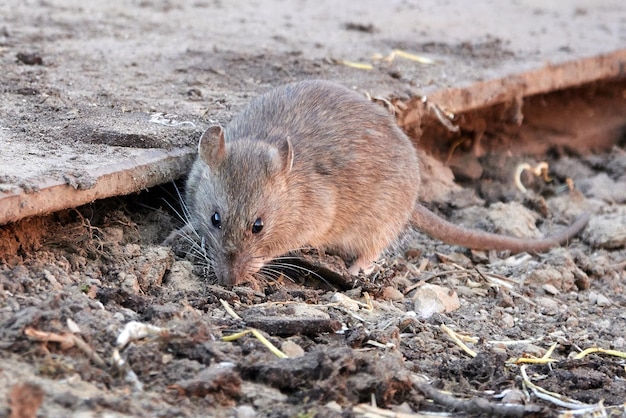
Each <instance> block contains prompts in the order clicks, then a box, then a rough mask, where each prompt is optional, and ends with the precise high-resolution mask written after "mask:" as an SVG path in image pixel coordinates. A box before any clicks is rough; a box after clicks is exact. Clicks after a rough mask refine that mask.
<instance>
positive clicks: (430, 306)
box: [413, 283, 461, 319]
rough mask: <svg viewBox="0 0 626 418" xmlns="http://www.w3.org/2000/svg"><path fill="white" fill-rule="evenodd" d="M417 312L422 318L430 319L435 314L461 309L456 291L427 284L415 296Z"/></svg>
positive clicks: (418, 289)
mask: <svg viewBox="0 0 626 418" xmlns="http://www.w3.org/2000/svg"><path fill="white" fill-rule="evenodd" d="M413 303H414V307H415V312H416V313H417V315H418V316H419V317H420V318H423V319H427V318H430V317H431V316H432V315H433V314H434V313H444V312H452V311H455V310H457V309H459V308H460V307H461V302H460V301H459V296H458V295H457V293H456V292H455V291H454V290H451V289H448V288H445V287H442V286H437V285H433V284H430V283H426V284H425V285H423V286H421V287H419V288H417V290H416V291H415V294H414V295H413Z"/></svg>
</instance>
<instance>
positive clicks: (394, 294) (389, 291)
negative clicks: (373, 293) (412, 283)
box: [380, 286, 404, 301]
mask: <svg viewBox="0 0 626 418" xmlns="http://www.w3.org/2000/svg"><path fill="white" fill-rule="evenodd" d="M380 296H381V297H382V298H383V299H384V300H393V301H400V300H403V299H404V294H402V292H401V291H399V290H398V289H396V288H395V287H393V286H387V287H385V288H384V289H383V291H382V292H381V294H380Z"/></svg>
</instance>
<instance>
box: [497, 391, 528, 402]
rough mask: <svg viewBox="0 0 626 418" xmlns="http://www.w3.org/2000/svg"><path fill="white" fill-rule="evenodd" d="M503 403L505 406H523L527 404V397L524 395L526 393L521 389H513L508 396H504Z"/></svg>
mask: <svg viewBox="0 0 626 418" xmlns="http://www.w3.org/2000/svg"><path fill="white" fill-rule="evenodd" d="M501 402H502V403H503V404H517V405H523V404H525V403H526V396H525V395H524V392H522V391H521V390H519V389H511V390H509V391H508V392H507V394H506V395H504V397H503V398H502V401H501Z"/></svg>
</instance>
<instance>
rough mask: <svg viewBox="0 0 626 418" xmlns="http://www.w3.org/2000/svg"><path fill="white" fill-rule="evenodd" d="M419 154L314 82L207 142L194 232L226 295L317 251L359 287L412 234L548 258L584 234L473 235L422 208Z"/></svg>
mask: <svg viewBox="0 0 626 418" xmlns="http://www.w3.org/2000/svg"><path fill="white" fill-rule="evenodd" d="M419 191H420V159H419V151H418V150H417V148H416V147H415V146H414V145H413V143H412V142H411V140H410V139H409V138H408V137H407V136H406V135H405V134H404V132H403V131H402V130H401V129H400V128H399V127H398V125H397V124H396V122H395V119H394V118H393V116H392V115H391V114H390V113H389V112H388V111H387V110H385V109H384V108H383V107H381V106H379V105H376V104H374V103H372V102H371V101H369V100H368V99H366V98H365V97H363V96H361V95H360V94H358V93H357V92H355V91H353V90H350V89H348V88H346V87H344V86H341V85H339V84H334V83H332V82H328V81H320V80H309V81H301V82H296V83H292V84H287V85H284V86H281V87H277V88H274V89H273V90H271V91H269V92H267V93H266V94H263V95H261V96H259V97H257V98H255V99H253V100H252V101H251V102H250V103H249V104H248V105H247V107H245V108H244V109H243V110H242V111H241V113H239V114H238V115H237V116H235V117H234V118H233V120H232V121H231V122H230V123H229V124H228V125H227V126H226V128H225V129H224V128H222V127H221V126H211V127H209V128H208V129H207V130H206V132H204V134H203V135H202V137H201V138H200V141H199V144H198V156H197V158H196V160H195V162H194V163H193V165H192V168H191V171H190V172H189V176H188V179H187V183H186V191H185V202H186V205H187V210H188V215H189V223H190V224H189V225H188V227H190V228H191V229H192V230H193V231H194V232H195V233H196V234H197V235H198V236H199V237H200V238H201V239H202V241H203V243H204V245H205V246H206V252H207V253H208V258H209V262H210V263H211V265H212V267H213V270H214V272H215V274H216V276H217V279H218V282H219V283H220V284H222V285H226V286H232V285H236V284H240V283H242V282H247V281H250V280H251V279H252V278H253V277H254V275H255V274H256V273H258V272H259V271H260V270H261V269H262V268H263V267H266V269H267V272H268V273H267V274H269V275H271V274H273V272H275V271H274V270H272V268H273V266H275V265H280V260H279V259H278V264H271V265H268V263H270V262H271V261H272V260H277V258H278V257H280V256H284V255H285V254H287V253H289V252H290V251H294V250H298V249H301V248H304V247H314V248H320V249H324V250H327V251H329V252H331V253H334V254H337V255H340V256H341V257H342V258H344V260H347V261H348V262H349V263H350V264H351V265H350V267H349V268H348V271H349V272H350V273H351V274H353V275H358V274H359V273H360V272H366V273H368V272H371V270H372V269H373V262H374V261H376V260H377V259H378V257H379V256H380V254H381V253H382V252H383V251H384V250H385V249H386V248H387V247H388V246H389V245H390V244H391V243H392V242H393V241H395V240H396V239H397V238H398V236H399V235H400V234H401V232H402V231H403V230H404V229H405V228H406V227H407V226H408V225H412V226H414V227H416V228H418V229H420V230H422V231H423V232H425V233H427V234H428V235H431V236H432V237H434V238H437V239H439V240H441V241H443V242H446V243H449V244H456V245H461V246H464V247H468V248H472V249H480V250H499V251H501V250H508V251H510V252H512V253H519V252H525V251H527V252H543V251H547V250H548V249H550V248H552V247H554V246H557V245H559V244H561V243H564V242H567V241H568V240H570V239H571V238H572V237H574V236H575V235H576V234H578V232H580V230H582V229H583V228H584V227H585V225H586V224H587V221H588V220H589V215H588V214H587V213H584V214H583V215H581V216H580V217H579V218H578V219H577V220H576V221H575V222H574V223H573V224H572V225H570V226H569V227H567V228H565V229H564V230H562V231H561V232H559V233H557V234H556V235H553V236H549V237H547V238H543V239H525V238H513V237H508V236H503V235H498V234H494V233H489V232H484V231H480V230H474V229H467V228H463V227H460V226H458V225H455V224H453V223H450V222H448V221H446V220H444V219H443V218H441V217H439V216H437V215H435V214H434V213H433V212H431V211H430V210H428V209H427V208H426V207H425V206H423V205H422V204H421V203H420V202H419Z"/></svg>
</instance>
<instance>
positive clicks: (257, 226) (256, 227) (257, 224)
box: [252, 218, 263, 234]
mask: <svg viewBox="0 0 626 418" xmlns="http://www.w3.org/2000/svg"><path fill="white" fill-rule="evenodd" d="M262 229H263V220H262V219H261V218H257V219H256V221H254V223H253V224H252V233H253V234H258V233H259V232H261V230H262Z"/></svg>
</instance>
